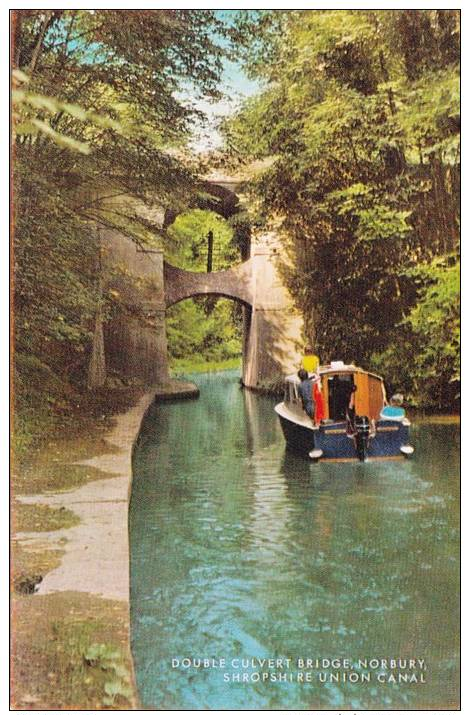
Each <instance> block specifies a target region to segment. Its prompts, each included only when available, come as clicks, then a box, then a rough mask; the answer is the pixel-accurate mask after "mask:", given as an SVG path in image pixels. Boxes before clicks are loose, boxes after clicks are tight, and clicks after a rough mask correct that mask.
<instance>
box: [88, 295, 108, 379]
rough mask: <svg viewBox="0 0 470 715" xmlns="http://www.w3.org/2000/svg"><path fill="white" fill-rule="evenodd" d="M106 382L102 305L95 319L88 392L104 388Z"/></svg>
mask: <svg viewBox="0 0 470 715" xmlns="http://www.w3.org/2000/svg"><path fill="white" fill-rule="evenodd" d="M105 380H106V361H105V356H104V335H103V316H102V313H101V304H100V305H99V306H98V309H97V311H96V318H95V332H94V334H93V345H92V349H91V358H90V364H89V366H88V381H87V388H88V390H94V389H96V388H97V387H103V385H104V383H105Z"/></svg>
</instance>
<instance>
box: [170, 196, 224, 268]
mask: <svg viewBox="0 0 470 715" xmlns="http://www.w3.org/2000/svg"><path fill="white" fill-rule="evenodd" d="M210 231H211V232H212V236H213V261H212V270H214V271H216V270H221V269H223V268H226V267H227V266H230V264H231V263H232V262H235V261H236V260H237V249H236V246H235V245H234V242H233V238H234V232H233V230H232V228H231V227H230V225H229V224H228V223H227V221H226V220H225V219H223V218H222V216H219V215H218V214H216V213H214V212H213V211H206V210H203V209H192V210H191V211H187V212H185V213H182V214H180V215H179V216H177V217H176V219H175V221H174V223H173V224H172V225H171V226H169V228H168V235H169V237H170V239H171V245H170V247H169V251H168V256H169V258H170V260H171V262H172V263H173V264H174V265H177V266H180V267H181V268H186V269H188V270H192V271H205V270H206V268H207V254H208V235H209V232H210Z"/></svg>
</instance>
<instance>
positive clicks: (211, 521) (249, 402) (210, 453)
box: [130, 373, 458, 709]
mask: <svg viewBox="0 0 470 715" xmlns="http://www.w3.org/2000/svg"><path fill="white" fill-rule="evenodd" d="M199 382H200V387H201V397H200V399H199V400H197V401H195V402H190V403H189V402H187V403H180V404H173V405H165V404H161V405H158V406H157V405H154V406H152V407H151V409H150V410H149V412H148V415H147V417H146V420H145V421H144V424H143V426H142V430H141V433H140V435H139V438H138V440H137V442H136V447H135V451H134V484H133V491H132V500H131V514H130V535H131V587H132V594H131V611H132V614H131V615H132V639H133V652H134V657H135V663H136V674H137V681H138V686H139V690H140V694H141V698H142V701H143V704H144V705H145V706H147V707H157V708H165V709H170V708H187V709H191V708H194V709H219V708H231V709H247V708H252V709H271V708H272V709H281V708H285V709H295V708H299V709H301V708H310V709H318V708H320V709H322V708H323V709H327V708H341V707H349V708H357V709H359V708H373V709H379V708H392V707H393V708H399V707H408V708H414V707H416V708H424V707H432V708H437V707H441V706H442V707H451V706H452V705H453V704H455V703H456V699H457V672H458V671H457V664H456V659H457V646H456V638H457V631H458V600H457V580H458V550H457V549H458V445H457V443H456V439H457V437H458V431H457V429H456V427H455V426H452V425H433V426H432V427H427V426H426V425H420V426H419V428H418V429H417V430H416V431H415V435H414V439H415V443H416V444H417V456H416V459H414V460H412V461H403V462H388V463H387V462H382V463H377V462H374V463H365V464H361V463H354V464H326V463H324V464H322V463H318V464H311V463H309V462H308V461H306V460H304V459H302V458H300V457H298V456H296V455H295V454H292V453H289V452H286V451H285V449H284V442H283V439H282V435H281V433H280V430H279V427H278V425H277V422H276V418H275V415H274V412H273V409H272V407H273V400H271V399H270V398H267V397H259V396H256V395H253V394H252V393H248V392H245V391H242V390H240V387H239V385H238V384H237V381H236V377H235V376H234V375H233V374H227V373H220V374H218V375H217V374H216V375H207V376H202V377H200V378H199ZM184 656H188V657H193V656H194V657H206V658H216V659H220V658H226V659H227V665H226V666H225V667H224V668H223V669H218V668H207V669H196V668H187V669H181V668H172V658H177V659H181V658H183V657H184ZM254 656H255V657H259V658H269V657H279V658H283V659H287V658H290V659H291V662H292V663H294V662H295V660H296V659H297V658H299V657H329V658H332V657H337V658H339V657H343V658H349V659H351V660H352V661H356V660H357V659H359V658H364V657H374V656H377V657H384V656H385V657H390V658H398V657H402V658H424V659H426V661H427V663H428V669H429V670H428V672H427V676H426V677H427V682H426V683H425V684H420V685H413V686H412V685H401V686H398V685H393V684H387V685H384V684H379V683H377V681H376V680H374V679H372V681H371V682H370V683H362V684H361V683H351V682H345V683H343V682H340V683H335V682H326V683H320V682H319V680H318V677H317V676H318V673H315V676H316V678H315V679H314V681H313V682H312V683H297V682H293V683H290V682H287V683H279V682H270V681H268V682H254V683H252V682H248V683H238V682H225V681H224V677H223V674H224V673H227V676H228V677H229V678H231V676H232V675H233V674H234V673H235V674H236V673H237V672H240V670H239V669H238V670H237V668H234V667H232V666H231V665H230V659H231V658H242V657H243V658H244V657H254ZM296 671H297V669H296V668H293V672H296ZM247 672H251V669H250V670H249V671H247Z"/></svg>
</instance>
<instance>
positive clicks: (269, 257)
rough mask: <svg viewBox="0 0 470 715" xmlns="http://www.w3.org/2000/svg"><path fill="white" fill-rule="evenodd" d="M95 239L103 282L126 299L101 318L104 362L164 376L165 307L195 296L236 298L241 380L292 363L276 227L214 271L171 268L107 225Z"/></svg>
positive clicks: (291, 313)
mask: <svg viewBox="0 0 470 715" xmlns="http://www.w3.org/2000/svg"><path fill="white" fill-rule="evenodd" d="M219 183H222V182H219ZM228 193H230V194H231V195H232V196H233V195H234V194H233V193H232V191H231V190H230V192H228ZM227 195H228V194H227V191H225V204H227V200H226V196H227ZM232 203H233V201H232ZM221 213H222V212H221ZM163 225H164V224H163ZM101 244H102V263H103V266H104V273H105V275H107V276H108V278H105V283H107V284H108V285H109V286H110V287H111V288H112V289H114V290H115V291H116V292H117V293H118V294H119V295H120V297H121V299H122V301H123V303H124V304H125V306H126V309H125V310H124V311H122V312H121V313H120V314H119V315H116V316H115V317H114V318H113V319H111V320H109V321H107V322H106V323H105V328H104V359H105V362H106V366H107V368H111V369H112V368H116V369H118V370H119V372H120V373H121V374H124V375H128V376H129V378H132V377H138V378H140V379H143V380H145V381H146V382H147V383H148V384H151V385H157V384H164V383H167V382H168V381H169V368H168V356H167V338H166V327H165V316H166V309H167V308H168V307H169V306H171V305H173V304H175V303H178V302H179V301H181V300H185V299H188V298H192V297H195V296H200V295H214V296H222V297H225V298H230V299H232V300H236V301H238V302H240V303H241V304H242V306H243V314H244V339H243V374H242V381H243V383H244V384H245V385H246V386H247V387H252V388H257V387H258V388H259V387H262V386H263V385H264V384H266V383H268V382H271V381H272V380H275V379H277V378H279V377H281V376H282V375H285V374H289V373H291V372H293V371H294V370H296V369H297V368H298V366H299V362H300V347H301V334H302V320H301V317H300V315H299V314H298V313H297V311H296V310H295V308H294V305H293V301H292V299H291V297H290V295H289V293H288V291H287V289H286V288H285V286H284V285H283V282H282V279H281V273H280V268H281V265H282V262H283V250H282V245H281V243H280V240H279V237H278V235H277V234H276V231H275V230H271V231H264V232H262V233H258V234H255V235H254V236H253V237H252V242H251V247H250V256H249V257H248V259H247V260H245V261H244V262H242V263H240V264H239V265H236V266H234V267H233V268H231V269H229V270H225V271H216V272H213V273H195V272H191V271H186V270H183V269H181V268H176V267H175V266H172V265H171V264H169V263H168V262H166V261H165V260H164V255H163V249H161V248H154V249H151V250H142V249H139V247H137V246H136V245H135V243H133V242H132V241H131V240H129V239H128V238H126V237H125V236H123V235H122V234H120V233H118V232H117V231H114V230H111V229H104V230H102V231H101Z"/></svg>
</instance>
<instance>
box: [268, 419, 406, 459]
mask: <svg viewBox="0 0 470 715" xmlns="http://www.w3.org/2000/svg"><path fill="white" fill-rule="evenodd" d="M278 416H279V420H280V423H281V428H282V431H283V434H284V438H285V440H286V444H287V447H288V448H289V449H291V450H293V451H295V452H298V453H300V454H303V455H304V456H305V457H308V456H309V454H310V452H312V451H313V450H321V459H322V460H324V459H326V460H341V461H343V460H346V461H349V460H351V461H356V460H357V459H358V453H357V451H356V442H355V439H354V437H353V436H352V435H351V436H350V435H348V433H347V429H346V422H334V423H332V424H326V425H321V426H320V427H318V428H315V429H314V428H313V425H312V427H306V426H305V425H302V424H299V423H298V422H297V421H296V420H294V419H289V417H286V416H285V415H282V414H279V412H278ZM404 446H405V447H406V446H409V426H408V425H407V424H403V423H402V422H392V421H391V420H380V421H378V422H377V424H376V431H375V435H374V436H371V437H370V438H369V443H368V447H367V453H366V459H394V458H398V459H402V458H404V457H405V456H408V455H405V454H404V453H403V451H402V448H403V447H404Z"/></svg>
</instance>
